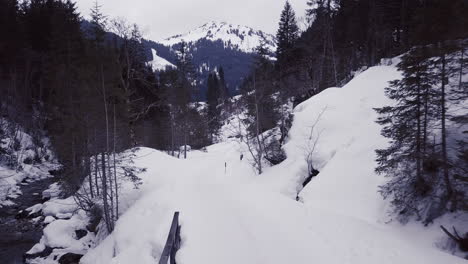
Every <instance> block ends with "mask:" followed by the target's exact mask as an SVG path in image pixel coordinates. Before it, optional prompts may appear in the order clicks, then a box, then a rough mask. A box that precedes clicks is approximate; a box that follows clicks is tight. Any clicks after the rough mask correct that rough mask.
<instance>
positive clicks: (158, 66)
mask: <svg viewBox="0 0 468 264" xmlns="http://www.w3.org/2000/svg"><path fill="white" fill-rule="evenodd" d="M151 55H152V58H153V59H152V60H151V61H149V62H148V64H149V65H151V68H152V69H153V71H161V70H165V69H166V68H167V67H172V68H176V66H175V65H174V64H172V63H170V62H169V61H167V60H166V59H164V58H162V57H160V56H158V53H157V52H156V50H155V49H151Z"/></svg>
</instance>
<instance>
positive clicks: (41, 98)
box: [0, 0, 211, 230]
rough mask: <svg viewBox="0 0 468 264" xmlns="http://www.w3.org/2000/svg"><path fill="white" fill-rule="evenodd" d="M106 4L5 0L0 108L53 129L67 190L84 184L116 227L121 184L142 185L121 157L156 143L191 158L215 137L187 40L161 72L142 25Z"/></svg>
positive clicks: (30, 126) (0, 27)
mask: <svg viewBox="0 0 468 264" xmlns="http://www.w3.org/2000/svg"><path fill="white" fill-rule="evenodd" d="M100 9H101V8H100V6H99V5H98V3H97V2H96V3H95V5H94V7H93V8H92V10H91V20H90V21H85V20H83V19H82V17H81V16H80V14H79V13H78V12H77V10H76V6H75V3H74V2H72V1H70V0H31V1H21V2H18V1H16V0H1V1H0V34H2V36H3V37H2V38H1V39H0V92H1V94H2V96H1V97H0V112H1V115H2V117H5V118H7V119H10V121H12V122H14V123H16V124H19V125H21V126H22V127H24V128H25V129H26V131H28V132H31V134H32V135H34V134H36V137H41V136H42V135H40V134H39V133H35V131H39V129H41V131H47V135H48V137H49V138H50V140H51V143H52V146H53V148H54V151H55V153H56V156H57V159H58V161H59V162H60V163H61V164H62V170H61V173H60V178H61V180H62V182H63V183H64V186H66V187H67V190H68V192H69V193H70V194H74V193H75V192H76V190H78V188H79V187H80V186H81V185H82V184H84V183H85V184H86V186H88V187H87V189H86V194H81V195H80V197H78V199H79V201H80V202H81V203H82V204H83V205H85V207H87V209H89V210H95V209H96V208H98V209H99V210H100V211H101V212H102V215H103V217H104V219H105V222H106V225H107V228H108V230H112V229H113V223H114V222H115V220H116V219H117V218H118V215H119V212H118V204H119V201H118V199H119V198H118V197H119V196H118V194H119V181H120V179H121V178H123V177H126V178H127V179H130V180H132V181H134V182H135V183H136V184H138V182H139V181H138V177H137V176H136V175H137V172H138V171H139V170H141V169H142V168H134V167H132V166H130V165H129V164H131V163H129V162H128V161H129V159H131V157H132V154H131V153H127V154H125V155H118V154H117V153H120V152H122V151H123V150H126V149H131V148H134V147H137V146H148V147H153V148H157V149H161V150H166V151H168V152H169V153H170V154H172V155H177V156H179V157H182V156H186V150H187V145H192V146H195V147H201V146H205V145H208V144H209V142H210V140H211V139H210V137H209V136H208V134H209V133H208V132H207V131H208V122H207V121H206V119H207V117H206V114H205V113H204V112H203V111H198V108H199V103H198V102H196V100H195V98H196V97H197V94H196V91H197V89H196V88H197V86H196V82H195V70H194V69H193V66H192V65H191V61H190V59H191V58H190V54H188V53H187V52H186V47H185V45H181V47H180V48H179V52H178V57H179V58H178V63H177V68H171V69H167V70H166V71H163V72H160V73H157V74H156V73H155V72H153V70H152V69H151V67H150V66H149V65H147V63H146V61H147V58H146V57H145V53H144V47H143V45H142V34H141V31H140V30H139V28H138V26H137V25H135V24H131V23H129V22H127V21H125V20H124V19H120V18H117V19H109V18H108V17H106V16H105V15H104V14H103V13H102V12H101V11H100ZM181 146H185V147H184V148H182V151H181V148H180V147H181ZM85 180H86V182H85ZM92 208H94V209H92Z"/></svg>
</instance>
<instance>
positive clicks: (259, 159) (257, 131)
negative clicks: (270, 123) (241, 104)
mask: <svg viewBox="0 0 468 264" xmlns="http://www.w3.org/2000/svg"><path fill="white" fill-rule="evenodd" d="M253 79H254V96H255V98H254V99H255V123H256V124H255V137H256V138H257V144H258V148H257V152H258V153H257V163H258V164H257V166H258V174H262V171H263V170H262V157H263V148H262V144H261V142H260V115H259V111H258V104H259V101H258V97H257V92H258V91H257V90H256V83H255V73H254V78H253Z"/></svg>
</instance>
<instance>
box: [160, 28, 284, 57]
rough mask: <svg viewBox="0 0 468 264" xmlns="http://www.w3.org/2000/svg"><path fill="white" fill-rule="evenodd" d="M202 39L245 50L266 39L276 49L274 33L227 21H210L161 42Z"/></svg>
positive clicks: (251, 48) (269, 45)
mask: <svg viewBox="0 0 468 264" xmlns="http://www.w3.org/2000/svg"><path fill="white" fill-rule="evenodd" d="M200 39H207V40H211V41H216V40H222V41H223V42H224V46H225V47H229V48H237V49H239V50H241V51H244V52H252V51H254V50H255V48H256V47H257V46H258V45H259V44H260V42H261V41H262V39H264V40H265V42H266V45H267V48H268V49H269V50H270V51H274V50H275V49H276V44H275V37H274V36H273V35H270V34H267V33H264V32H262V31H260V30H254V29H252V28H250V27H247V26H240V25H232V24H228V23H226V22H220V23H218V22H209V23H206V24H204V25H203V26H200V27H198V28H196V29H194V30H191V31H189V32H187V33H185V34H181V35H176V36H172V37H169V38H167V39H164V40H161V41H159V42H160V43H161V44H163V45H166V46H172V45H174V44H177V43H180V42H182V41H185V42H188V43H190V42H192V43H194V42H197V41H198V40H200Z"/></svg>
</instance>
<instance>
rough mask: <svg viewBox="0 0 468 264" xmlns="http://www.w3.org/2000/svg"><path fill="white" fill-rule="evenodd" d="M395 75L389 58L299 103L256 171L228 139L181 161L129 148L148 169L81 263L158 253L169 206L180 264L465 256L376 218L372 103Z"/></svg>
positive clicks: (380, 100) (142, 258)
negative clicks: (312, 174)
mask: <svg viewBox="0 0 468 264" xmlns="http://www.w3.org/2000/svg"><path fill="white" fill-rule="evenodd" d="M398 77H399V73H398V72H397V71H396V69H395V67H394V66H378V67H373V68H370V69H369V70H367V71H365V72H363V73H362V74H360V75H359V76H357V77H356V78H355V79H354V80H352V81H351V82H350V83H349V84H348V85H346V86H344V87H343V88H341V89H335V88H332V89H328V90H326V91H324V92H322V93H321V94H319V95H317V96H315V97H314V98H312V99H310V100H308V101H306V102H304V103H303V104H301V105H299V106H298V107H297V108H296V109H295V119H294V123H293V127H292V129H291V131H290V139H289V141H288V143H287V145H286V146H285V151H286V153H287V155H288V158H287V160H286V161H284V162H283V163H281V164H280V165H277V166H274V167H271V168H268V169H267V170H266V171H265V173H264V174H262V175H260V176H259V175H255V173H254V171H253V169H252V167H251V165H250V164H249V163H248V161H247V160H246V159H243V160H242V161H241V160H240V157H239V150H240V149H241V147H240V146H239V145H238V143H237V142H235V141H233V140H232V141H227V142H223V143H219V144H216V145H213V146H210V147H208V148H207V152H206V153H205V152H198V151H193V152H192V153H190V155H189V158H188V159H187V160H181V159H176V158H173V157H170V156H168V155H166V154H164V153H162V152H159V151H156V150H151V149H147V148H142V149H140V150H139V151H138V152H137V158H136V159H135V165H136V166H138V167H144V168H147V171H146V172H144V173H143V174H142V175H141V177H142V179H143V182H144V184H143V185H142V187H141V188H140V189H139V190H134V189H132V188H125V189H124V191H123V196H122V199H121V201H124V202H125V204H123V205H122V206H121V208H122V213H123V214H122V216H121V217H120V219H119V221H118V222H117V224H116V227H115V230H114V232H113V233H112V234H110V235H109V236H108V237H107V238H105V239H104V240H103V241H100V244H99V245H98V246H97V247H96V248H94V249H92V250H90V251H89V252H88V254H87V255H85V256H84V257H83V258H82V260H81V262H82V263H85V264H92V263H120V264H124V263H131V264H133V263H135V262H137V263H141V264H146V263H148V264H150V263H151V264H153V263H157V261H158V259H159V256H160V254H161V252H162V249H163V247H164V243H165V240H166V238H167V233H168V229H169V226H170V222H171V219H172V215H173V213H174V211H180V223H181V237H182V246H181V249H180V250H179V252H178V254H177V262H178V263H183V264H184V263H187V264H188V263H203V264H206V263H223V264H228V263H233V264H234V263H235V264H239V263H255V264H258V263H268V264H274V263H281V264H284V263H326V264H335V263H336V264H343V263H359V264H362V263H402V264H404V263H408V264H409V263H429V264H430V263H434V264H436V263H437V264H439V263H451V264H456V263H466V261H465V260H463V259H461V258H458V257H455V256H452V255H450V254H448V253H445V252H442V251H441V250H440V249H438V248H436V246H434V245H433V243H434V240H433V239H434V238H435V235H434V234H435V231H434V230H435V228H425V229H427V230H423V229H424V228H422V227H421V228H419V227H416V226H407V227H402V226H400V225H399V224H396V223H393V224H390V225H389V224H385V223H384V220H385V218H386V213H385V207H386V203H385V202H384V201H383V200H382V198H381V197H380V196H379V194H378V193H377V191H378V185H379V184H381V183H382V182H383V181H384V179H382V178H381V177H380V176H377V175H375V173H374V167H375V163H374V159H375V154H374V150H375V149H376V148H379V147H382V146H385V144H386V140H385V139H384V138H382V137H381V136H380V127H379V126H378V125H377V124H375V119H376V114H375V113H374V110H373V107H377V106H382V105H384V104H387V103H389V102H388V101H387V100H386V99H385V96H384V87H385V86H386V85H387V82H388V81H390V80H393V79H395V78H398ZM320 113H322V114H321V117H320V119H319V120H318V119H317V116H318V115H320ZM314 124H316V125H315V127H314V129H313V131H312V136H311V127H312V126H313V125H314ZM316 137H318V140H317V144H316V145H315V148H313V147H311V145H310V144H312V145H313V142H315V141H314V140H313V139H314V138H316ZM311 150H313V152H312V155H313V157H314V159H313V160H314V164H313V165H314V167H315V168H317V169H318V170H319V171H320V174H319V175H318V176H317V177H316V178H314V179H313V180H312V181H311V182H310V183H309V185H308V186H307V187H306V188H305V189H304V190H302V191H301V192H300V194H299V197H300V200H301V201H302V203H301V202H297V201H296V200H295V198H296V195H297V192H298V191H300V188H299V187H298V186H301V184H302V181H303V180H304V178H305V177H306V176H307V163H306V161H305V156H306V155H307V154H310V153H311ZM422 231H424V232H422ZM426 231H427V232H428V233H429V235H424V234H425V232H426ZM414 234H417V235H414ZM413 235H414V236H413ZM442 237H443V235H442V234H440V238H442Z"/></svg>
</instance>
